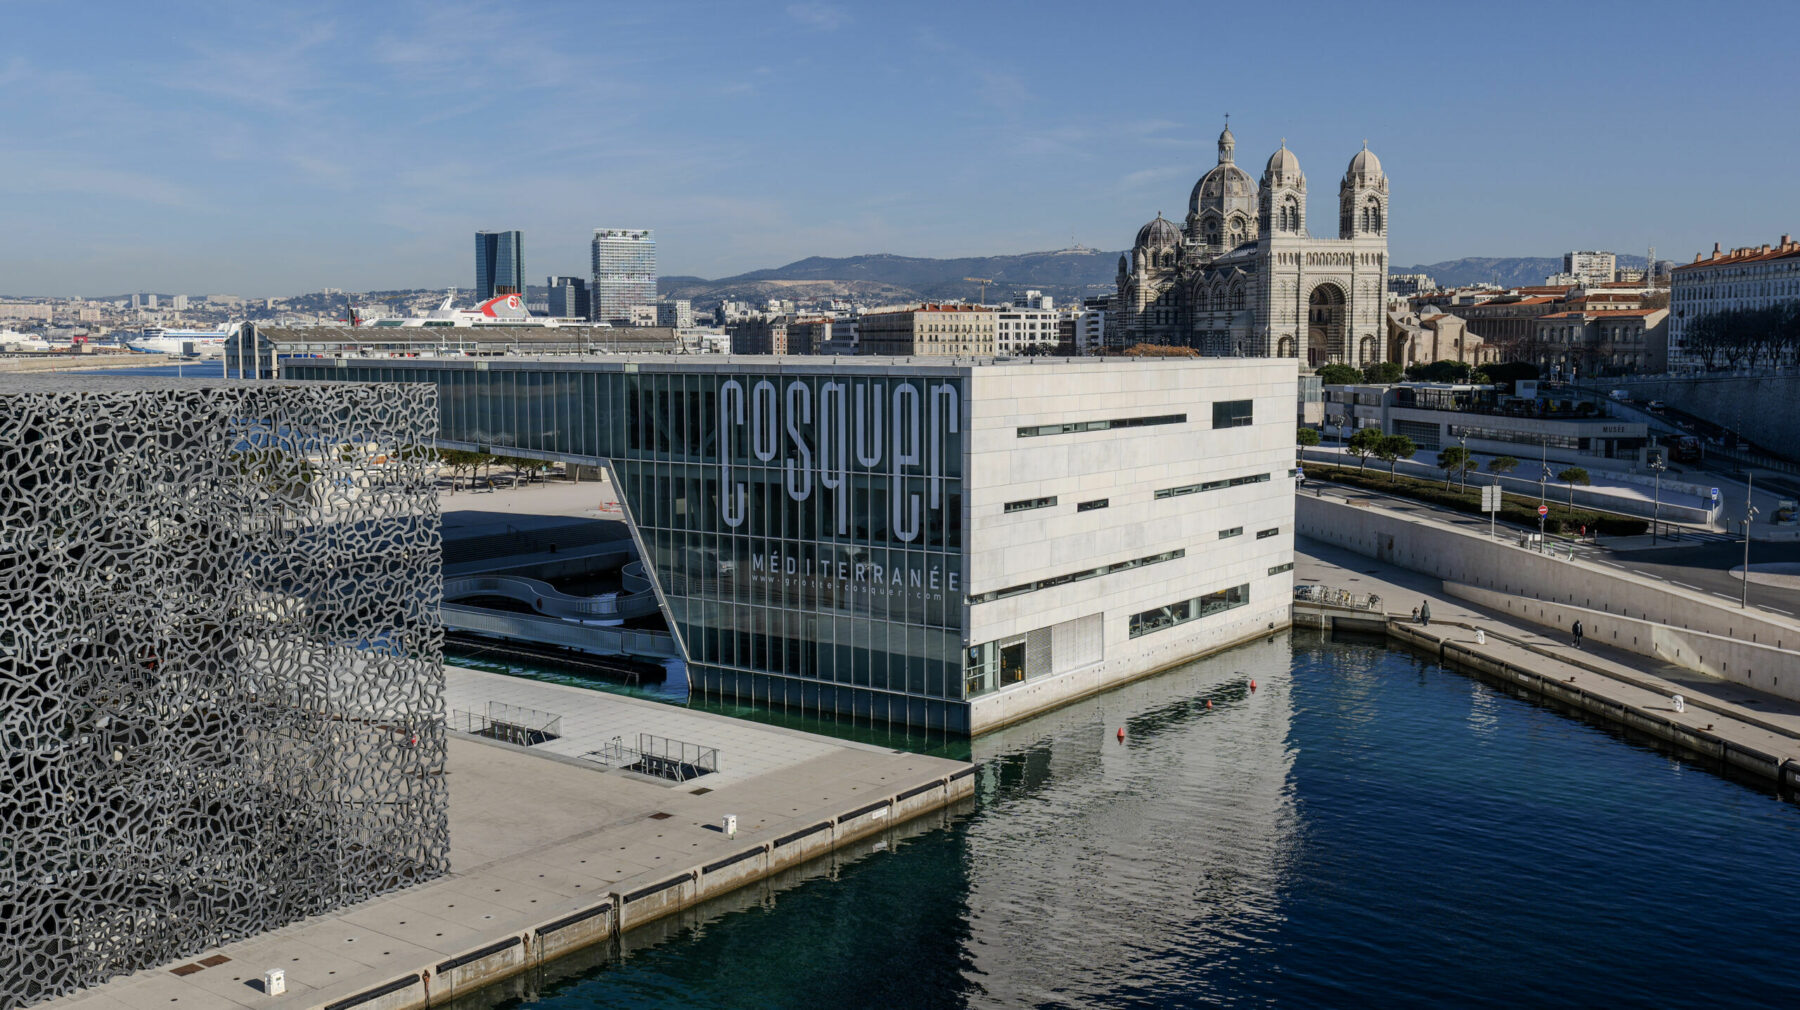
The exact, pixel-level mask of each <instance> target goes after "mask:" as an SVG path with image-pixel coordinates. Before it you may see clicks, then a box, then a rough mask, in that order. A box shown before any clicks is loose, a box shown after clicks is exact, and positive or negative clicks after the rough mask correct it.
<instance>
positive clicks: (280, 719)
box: [0, 376, 449, 1008]
mask: <svg viewBox="0 0 1800 1010" xmlns="http://www.w3.org/2000/svg"><path fill="white" fill-rule="evenodd" d="M435 399H436V391H435V390H434V389H433V388H432V387H430V386H428V385H407V386H402V385H390V386H369V385H354V386H346V385H322V384H316V383H308V384H304V385H301V384H295V383H253V382H241V383H231V382H223V381H212V382H207V383H200V382H193V381H190V382H186V383H180V382H177V381H175V380H149V379H140V380H130V379H118V378H91V377H61V376H58V377H49V378H36V377H34V378H31V379H19V378H0V596H3V597H4V601H3V608H4V609H3V613H4V615H5V616H4V623H0V760H3V761H4V764H5V768H4V772H3V773H0V938H4V942H0V1008H12V1007H17V1006H22V1005H25V1004H29V1003H33V1002H37V1001H40V1000H43V999H46V998H49V997H52V996H55V995H57V994H59V993H64V992H68V991H70V990H72V989H74V988H77V987H79V986H83V985H89V984H94V983H98V982H102V981H104V980H106V979H108V978H112V977H114V976H117V975H120V974H124V973H127V972H130V971H133V970H136V969H139V968H143V967H146V966H149V965H154V964H160V963H165V962H167V961H170V960H173V959H177V958H181V957H186V956H189V955H192V954H194V953H196V952H198V951H200V950H202V949H204V948H207V947H212V946H216V945H219V944H222V943H226V942H229V941H231V940H235V939H239V938H242V937H245V936H248V935H251V934H253V933H258V932H261V931H264V930H268V929H272V928H275V927H277V926H280V925H283V924H285V923H288V922H292V921H294V920H297V919H300V918H303V917H305V916H308V915H312V914H316V913H319V912H323V911H326V910H329V909H332V908H336V907H339V906H342V905H345V904H348V903H350V902H354V901H359V900H361V899H363V898H366V897H369V896H371V895H374V894H378V893H381V892H384V891H389V890H393V889H396V888H399V887H403V886H406V885H409V884H412V883H416V882H418V881H421V880H424V879H427V878H430V877H434V876H436V875H438V874H440V873H443V872H444V871H445V870H446V869H447V863H448V849H449V838H448V822H447V817H446V806H445V801H446V794H445V786H444V779H443V770H444V758H445V743H444V727H443V709H442V705H443V701H442V697H443V666H442V653H441V642H442V634H441V631H440V628H439V624H438V618H437V600H438V593H439V588H440V586H439V561H438V524H437V499H436V496H435V494H434V493H433V490H432V486H431V483H430V481H431V473H430V472H429V471H428V470H427V468H426V467H425V466H424V465H423V461H422V457H421V455H420V454H419V453H418V452H417V451H416V447H417V446H418V445H419V444H420V443H422V442H425V441H428V440H429V438H430V436H431V435H432V434H433V433H434V430H435V426H436V413H435V409H434V404H435ZM409 447H410V448H409Z"/></svg>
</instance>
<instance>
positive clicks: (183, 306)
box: [169, 295, 188, 312]
mask: <svg viewBox="0 0 1800 1010" xmlns="http://www.w3.org/2000/svg"><path fill="white" fill-rule="evenodd" d="M169 307H170V308H172V309H174V310H175V311H176V312H186V311H187V309H188V296H187V295H176V296H174V297H173V298H170V299H169Z"/></svg>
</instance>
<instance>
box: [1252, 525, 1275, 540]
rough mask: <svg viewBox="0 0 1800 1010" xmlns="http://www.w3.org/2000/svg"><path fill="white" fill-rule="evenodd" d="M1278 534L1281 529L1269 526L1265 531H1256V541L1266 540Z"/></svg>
mask: <svg viewBox="0 0 1800 1010" xmlns="http://www.w3.org/2000/svg"><path fill="white" fill-rule="evenodd" d="M1280 532H1281V527H1279V526H1271V527H1269V528H1268V529H1266V530H1257V531H1256V539H1258V540H1267V539H1269V538H1270V537H1272V536H1274V535H1275V534H1277V533H1280Z"/></svg>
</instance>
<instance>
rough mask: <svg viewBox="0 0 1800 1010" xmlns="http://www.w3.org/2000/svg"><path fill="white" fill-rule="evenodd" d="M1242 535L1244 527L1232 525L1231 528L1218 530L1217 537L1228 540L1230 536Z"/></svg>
mask: <svg viewBox="0 0 1800 1010" xmlns="http://www.w3.org/2000/svg"><path fill="white" fill-rule="evenodd" d="M1243 535H1244V528H1243V527H1242V526H1233V527H1232V528H1230V529H1228V530H1220V531H1219V539H1220V540H1230V539H1231V538H1232V537H1241V536H1243Z"/></svg>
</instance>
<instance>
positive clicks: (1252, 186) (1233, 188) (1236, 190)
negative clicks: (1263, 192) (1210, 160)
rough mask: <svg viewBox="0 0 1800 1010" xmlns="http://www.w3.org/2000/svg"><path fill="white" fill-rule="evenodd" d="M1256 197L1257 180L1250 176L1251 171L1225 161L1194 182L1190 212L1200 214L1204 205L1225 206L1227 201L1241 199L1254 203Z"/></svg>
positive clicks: (1189, 199)
mask: <svg viewBox="0 0 1800 1010" xmlns="http://www.w3.org/2000/svg"><path fill="white" fill-rule="evenodd" d="M1255 197H1256V181H1255V180H1253V179H1251V178H1250V173H1248V172H1246V171H1244V170H1243V169H1241V168H1239V167H1237V166H1236V165H1234V164H1232V163H1231V162H1229V161H1224V162H1220V163H1219V164H1218V165H1215V166H1214V167H1213V169H1212V171H1210V172H1207V173H1206V174H1205V175H1203V176H1201V177H1200V181H1199V182H1196V183H1194V192H1193V193H1192V194H1191V195H1190V196H1189V197H1188V213H1189V214H1199V213H1200V211H1201V209H1202V208H1204V207H1215V208H1223V207H1224V206H1226V204H1227V203H1232V204H1236V203H1238V202H1239V201H1251V202H1252V203H1253V202H1254V200H1255Z"/></svg>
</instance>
